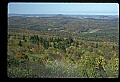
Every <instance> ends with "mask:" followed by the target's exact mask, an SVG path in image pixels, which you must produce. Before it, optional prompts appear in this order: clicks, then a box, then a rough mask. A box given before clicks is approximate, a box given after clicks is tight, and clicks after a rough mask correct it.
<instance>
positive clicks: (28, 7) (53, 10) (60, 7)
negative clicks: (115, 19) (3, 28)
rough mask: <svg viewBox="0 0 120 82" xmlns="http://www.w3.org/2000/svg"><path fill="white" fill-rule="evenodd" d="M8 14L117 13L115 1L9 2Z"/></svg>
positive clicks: (117, 6)
mask: <svg viewBox="0 0 120 82" xmlns="http://www.w3.org/2000/svg"><path fill="white" fill-rule="evenodd" d="M8 14H100V15H102V14H103V15H118V14H119V4H117V3H28V2H27V3H9V4H8Z"/></svg>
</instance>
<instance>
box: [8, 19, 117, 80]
mask: <svg viewBox="0 0 120 82" xmlns="http://www.w3.org/2000/svg"><path fill="white" fill-rule="evenodd" d="M26 19H27V20H26ZM21 20H22V21H21ZM28 20H29V22H28ZM86 21H87V22H86ZM112 22H114V23H115V24H116V23H117V21H116V20H104V21H103V20H99V19H77V18H75V19H74V18H69V17H68V18H67V17H66V18H61V17H39V18H34V17H33V18H27V17H26V18H24V17H10V18H9V25H8V26H9V29H8V45H7V47H8V55H7V56H8V57H7V74H8V77H10V78H29V77H30V78H34V77H35V78H66V77H67V78H74V77H75V78H111V77H112V78H118V75H119V45H118V40H119V38H118V31H117V30H118V28H117V29H115V28H116V27H117V26H116V25H113V23H112ZM92 23H94V24H92ZM107 26H108V27H109V29H108V28H107ZM113 26H114V28H113Z"/></svg>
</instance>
